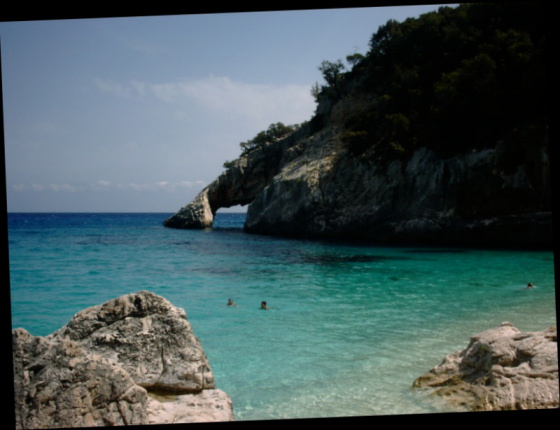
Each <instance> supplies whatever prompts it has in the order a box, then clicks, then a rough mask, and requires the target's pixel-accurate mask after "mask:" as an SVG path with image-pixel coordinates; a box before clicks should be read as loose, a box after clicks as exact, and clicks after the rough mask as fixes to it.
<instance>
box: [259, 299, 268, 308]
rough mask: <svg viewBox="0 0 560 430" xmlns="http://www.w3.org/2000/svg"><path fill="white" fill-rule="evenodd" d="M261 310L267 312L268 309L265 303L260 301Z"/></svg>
mask: <svg viewBox="0 0 560 430" xmlns="http://www.w3.org/2000/svg"><path fill="white" fill-rule="evenodd" d="M261 309H266V310H268V307H267V306H266V302H265V301H262V302H261Z"/></svg>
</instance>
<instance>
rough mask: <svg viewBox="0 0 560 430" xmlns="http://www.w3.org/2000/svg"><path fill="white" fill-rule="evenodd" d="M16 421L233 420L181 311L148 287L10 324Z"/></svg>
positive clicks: (45, 424) (33, 424)
mask: <svg viewBox="0 0 560 430" xmlns="http://www.w3.org/2000/svg"><path fill="white" fill-rule="evenodd" d="M12 344H13V357H14V388H15V393H14V394H15V410H16V427H17V428H55V427H90V426H107V425H139V424H167V423H178V422H180V423H188V422H201V421H232V420H233V419H234V415H233V406H232V402H231V400H230V399H229V397H228V396H227V394H226V393H224V392H223V391H221V390H217V389H216V388H215V385H214V377H213V374H212V371H211V369H210V366H209V363H208V360H207V358H206V355H205V354H204V351H203V350H202V347H201V345H200V342H199V340H198V339H197V338H196V336H195V335H194V333H193V331H192V328H191V326H190V323H189V322H188V320H187V318H186V314H185V311H184V310H183V309H180V308H177V307H175V306H173V305H172V304H171V303H169V302H168V301H167V300H165V299H164V298H162V297H159V296H157V295H155V294H153V293H150V292H147V291H141V292H139V293H136V294H129V295H126V296H122V297H119V298H116V299H113V300H110V301H108V302H107V303H104V304H102V305H98V306H94V307H91V308H88V309H85V310H83V311H81V312H78V313H77V314H76V315H75V316H74V317H73V318H72V320H71V321H70V322H69V323H68V324H67V325H66V326H64V327H62V328H61V329H60V330H58V331H56V332H55V333H53V334H51V335H48V336H45V337H39V336H32V335H31V334H29V333H28V332H27V331H25V330H24V329H21V328H19V329H15V330H13V332H12Z"/></svg>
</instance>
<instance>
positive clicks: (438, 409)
mask: <svg viewBox="0 0 560 430" xmlns="http://www.w3.org/2000/svg"><path fill="white" fill-rule="evenodd" d="M170 215H172V214H166V213H8V216H7V221H8V250H9V275H10V302H11V320H12V327H13V328H16V327H23V328H25V329H26V330H28V331H29V332H30V333H31V334H33V335H36V336H45V335H48V334H50V333H52V332H54V331H55V330H57V329H59V328H60V327H62V326H63V325H65V324H66V323H67V322H68V321H69V320H70V319H71V318H72V316H73V315H74V314H75V313H76V312H78V311H80V310H82V309H85V308H87V307H90V306H94V305H97V304H101V303H103V302H106V301H108V300H110V299H113V298H115V297H118V296H121V295H124V294H128V293H132V292H137V291H141V290H149V291H152V292H154V293H155V294H158V295H161V296H163V297H165V298H166V299H168V300H169V301H170V302H171V303H173V304H174V305H176V306H178V307H181V308H183V309H185V311H186V313H187V318H188V320H189V321H190V323H191V325H192V327H193V330H194V332H195V334H196V336H197V337H198V338H199V339H200V341H201V343H202V347H203V349H204V351H205V352H206V355H207V357H208V359H209V362H210V366H211V368H212V371H213V374H214V378H215V382H216V387H217V388H219V389H221V390H223V391H225V392H226V393H227V394H228V395H229V396H230V397H231V399H232V402H233V406H234V413H235V418H236V421H253V420H276V419H296V418H326V417H330V418H333V417H363V416H378V415H380V416H387V415H407V414H432V413H444V412H460V410H458V409H453V408H450V406H449V405H447V404H445V403H444V402H443V401H442V400H441V399H438V398H437V397H435V396H431V395H430V391H429V390H420V389H416V388H413V382H414V380H415V379H416V378H417V377H419V376H421V375H422V374H424V373H425V372H427V371H428V370H429V369H431V368H432V367H434V366H436V365H438V364H440V363H441V361H442V359H443V358H444V357H445V356H446V355H447V354H450V353H453V352H455V351H458V350H461V349H464V348H465V347H467V345H468V343H469V340H470V338H471V336H473V335H475V334H477V333H480V332H482V331H484V330H487V329H490V328H493V327H497V326H498V325H500V324H501V323H502V322H504V321H509V322H511V323H512V324H513V325H514V326H515V327H517V328H518V329H520V330H522V331H538V330H543V329H545V328H547V327H549V326H553V325H556V304H555V276H554V275H555V273H554V255H553V251H543V250H519V249H516V250H488V249H472V248H469V249H467V248H465V249H463V248H434V247H421V246H414V247H387V246H375V245H368V244H363V243H351V242H340V241H339V242H332V241H323V240H306V239H284V238H275V237H269V236H259V235H251V234H247V233H245V232H244V231H243V223H244V220H245V214H243V213H220V212H219V213H218V214H217V215H216V218H215V222H214V228H212V229H207V230H176V229H169V228H165V227H163V225H162V222H163V221H164V220H165V219H166V218H167V217H169V216H170ZM529 282H531V283H533V284H534V285H535V287H534V288H531V289H527V288H526V287H527V284H528V283H529ZM230 298H231V299H232V300H233V301H234V302H235V303H236V306H233V307H230V306H227V302H228V299H230ZM262 301H266V302H267V305H268V307H269V309H268V310H262V309H260V304H261V302H262Z"/></svg>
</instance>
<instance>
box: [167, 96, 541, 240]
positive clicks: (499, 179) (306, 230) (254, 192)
mask: <svg viewBox="0 0 560 430" xmlns="http://www.w3.org/2000/svg"><path fill="white" fill-rule="evenodd" d="M356 103H357V102H356V100H354V99H352V98H349V99H347V100H342V101H340V102H339V103H337V105H336V106H334V107H333V109H332V110H331V111H330V112H329V113H328V116H327V118H328V120H326V122H327V123H328V126H326V127H323V128H321V129H320V130H318V131H313V124H307V125H305V126H303V127H302V129H300V130H299V131H298V132H297V133H296V134H295V135H293V136H290V137H289V138H287V139H284V140H282V141H279V142H276V143H273V144H270V145H268V146H266V147H264V148H259V149H255V150H253V151H252V152H250V153H248V154H245V155H243V156H241V157H240V158H239V159H237V160H235V161H234V162H233V165H232V166H231V167H230V168H229V169H228V170H226V171H225V172H224V173H223V174H222V175H220V176H219V177H218V178H217V179H216V180H215V181H214V182H213V183H212V184H210V185H209V186H208V187H206V188H205V189H204V190H202V191H201V193H200V194H199V195H198V196H197V197H196V198H195V199H194V200H193V201H192V202H191V203H190V204H188V205H187V206H185V207H184V208H182V209H181V210H180V211H179V212H178V213H177V214H175V215H174V216H172V217H171V218H169V219H168V220H166V221H165V222H164V224H165V225H166V226H168V227H175V228H207V227H211V226H212V221H213V216H214V214H215V213H216V211H217V210H218V209H219V208H220V207H229V206H232V205H236V204H242V205H245V204H249V207H248V212H247V219H246V224H245V229H246V231H247V232H249V233H258V234H266V235H282V236H297V237H317V238H319V237H320V238H344V239H360V240H370V241H374V242H382V243H407V242H414V243H426V244H441V245H443V244H447V245H466V244H468V245H489V244H491V245H496V246H506V245H515V246H517V245H534V246H548V245H551V244H552V213H551V210H550V162H549V154H548V142H547V141H542V142H536V143H535V145H534V146H533V147H532V150H531V152H530V153H528V154H527V156H526V159H524V160H523V161H521V162H519V163H518V164H516V165H515V166H513V167H509V165H510V164H511V162H510V158H509V157H510V153H509V148H508V146H507V144H506V143H505V142H503V141H500V142H496V144H495V145H494V146H493V147H488V148H481V149H474V150H470V151H467V152H463V153H460V154H457V155H453V156H449V157H444V156H441V155H438V154H437V153H436V152H435V151H433V150H431V149H429V148H426V147H424V148H419V149H417V150H415V151H414V152H413V153H412V155H411V156H410V157H409V158H407V159H403V158H398V157H397V158H393V159H385V160H378V159H377V160H376V159H372V158H368V157H365V156H356V155H354V154H353V153H352V151H351V149H349V148H348V145H347V144H346V143H345V142H344V139H343V135H344V132H345V129H344V128H343V127H342V126H341V120H340V118H339V116H341V115H342V112H341V111H344V110H346V109H355V108H356V106H355V104H356Z"/></svg>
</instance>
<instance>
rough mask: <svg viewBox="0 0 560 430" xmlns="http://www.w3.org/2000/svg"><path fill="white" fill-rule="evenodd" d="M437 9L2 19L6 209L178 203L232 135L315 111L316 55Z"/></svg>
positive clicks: (357, 45) (159, 207)
mask: <svg viewBox="0 0 560 430" xmlns="http://www.w3.org/2000/svg"><path fill="white" fill-rule="evenodd" d="M439 7H440V5H426V6H400V7H395V6H387V7H370V8H343V9H327V10H299V11H281V12H280V11H275V12H246V13H212V14H193V15H188V14H185V15H167V16H141V17H115V18H88V19H64V20H39V21H37V20H35V21H9V22H6V21H4V22H0V44H1V45H0V46H1V61H2V63H1V65H2V92H3V115H4V153H5V163H6V166H5V167H6V200H7V209H8V212H164V213H174V212H176V211H177V210H179V209H180V208H181V207H182V206H184V205H185V204H187V203H189V202H190V201H191V200H192V199H193V198H194V197H195V196H196V195H197V194H198V193H199V192H200V191H201V190H202V189H203V188H204V187H206V186H207V185H209V184H210V183H211V182H212V181H213V180H214V179H215V178H217V177H218V176H219V175H220V174H221V173H222V171H223V170H224V168H223V164H224V162H225V161H230V160H234V159H236V158H237V157H238V156H239V155H240V153H241V150H240V146H239V143H240V142H243V141H247V140H249V139H252V138H253V137H255V136H256V135H257V133H258V132H260V131H261V130H265V129H267V128H268V126H269V125H270V124H272V123H277V122H282V123H284V124H286V125H288V124H299V123H302V122H303V121H307V120H309V119H311V117H312V116H313V113H314V111H315V108H316V104H315V101H314V99H313V97H312V95H311V88H312V86H313V85H314V84H315V83H319V84H322V83H324V81H323V78H322V75H321V72H320V71H319V69H318V67H319V65H320V64H321V62H322V61H323V60H328V61H336V60H338V59H341V60H343V61H344V60H345V58H346V56H347V55H350V54H353V53H361V54H365V53H366V52H367V51H368V49H369V46H368V44H369V40H370V38H371V36H372V35H373V34H374V33H375V32H376V31H377V29H378V28H379V26H380V25H383V24H385V23H386V22H387V21H388V20H389V19H395V20H397V21H399V22H402V21H404V20H405V19H406V18H409V17H415V16H418V15H420V14H422V13H426V12H429V11H433V10H437V9H438V8H439ZM243 210H245V208H240V207H236V208H232V209H230V211H243Z"/></svg>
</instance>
